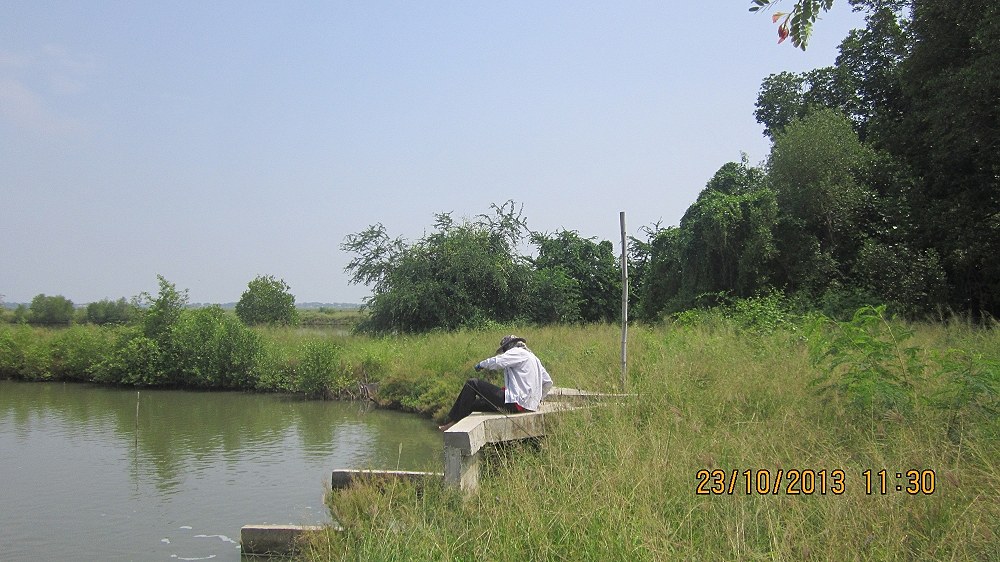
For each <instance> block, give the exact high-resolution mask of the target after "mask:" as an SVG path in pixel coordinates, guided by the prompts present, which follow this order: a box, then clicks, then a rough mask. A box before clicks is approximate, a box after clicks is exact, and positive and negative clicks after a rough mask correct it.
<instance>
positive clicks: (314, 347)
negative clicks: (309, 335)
mask: <svg viewBox="0 0 1000 562" xmlns="http://www.w3.org/2000/svg"><path fill="white" fill-rule="evenodd" d="M297 374H298V376H297V381H296V382H297V384H296V388H297V390H298V391H299V392H301V393H303V394H305V395H306V396H310V397H316V398H328V397H331V396H334V395H336V393H337V392H338V387H339V386H340V385H341V384H342V378H343V377H342V376H341V374H342V373H341V369H340V348H338V347H337V346H336V345H334V344H333V343H331V342H329V341H318V342H311V343H307V344H306V345H305V347H304V348H303V350H302V359H301V361H299V364H298V373H297Z"/></svg>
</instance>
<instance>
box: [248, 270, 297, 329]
mask: <svg viewBox="0 0 1000 562" xmlns="http://www.w3.org/2000/svg"><path fill="white" fill-rule="evenodd" d="M289 289H290V287H289V286H288V284H287V283H285V280H284V279H275V278H274V277H272V276H270V275H258V276H257V277H256V278H255V279H254V280H253V281H251V282H250V283H249V284H247V290H246V291H244V292H243V296H241V297H240V302H238V303H236V315H237V316H239V318H240V320H242V321H243V322H244V323H246V324H285V325H294V324H297V323H298V312H297V311H296V310H295V297H294V296H292V294H291V293H289Z"/></svg>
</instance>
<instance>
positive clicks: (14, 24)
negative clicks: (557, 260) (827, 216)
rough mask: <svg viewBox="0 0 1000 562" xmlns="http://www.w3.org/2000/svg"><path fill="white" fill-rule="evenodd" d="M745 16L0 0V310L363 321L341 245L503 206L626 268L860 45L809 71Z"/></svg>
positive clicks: (638, 7) (834, 32)
mask: <svg viewBox="0 0 1000 562" xmlns="http://www.w3.org/2000/svg"><path fill="white" fill-rule="evenodd" d="M791 1H792V0H784V2H783V3H781V4H779V5H778V9H781V8H784V9H786V10H787V9H789V8H790V7H791ZM749 5H750V2H749V0H747V1H739V0H705V1H700V2H683V3H678V2H663V1H660V2H633V1H625V2H600V3H599V2H592V1H584V2H562V1H546V2H537V1H524V2H520V1H501V2H477V1H464V2H447V1H429V2H385V1H364V2H335V1H322V2H321V1H316V2H299V1H280V2H279V1H277V0H274V1H268V2H261V1H255V0H242V1H239V2H236V1H227V0H213V1H211V2H203V1H200V0H199V1H193V0H179V1H176V2H152V1H142V0H140V1H131V0H129V1H119V2H108V1H100V0H88V1H78V0H69V1H64V2H59V1H52V0H27V1H24V0H6V1H5V2H4V10H3V12H4V15H3V18H2V19H0V295H3V297H2V298H3V300H4V301H5V302H9V303H10V302H30V301H31V299H32V298H33V297H34V296H35V295H38V294H41V293H44V294H46V295H50V296H51V295H62V296H64V297H66V298H68V299H70V300H72V301H73V302H75V303H77V304H83V303H88V302H93V301H98V300H101V299H113V300H114V299H118V298H120V297H125V298H130V297H132V296H135V295H138V294H139V293H141V292H149V293H151V294H154V295H155V294H156V292H157V289H158V283H157V278H156V276H157V275H163V276H164V277H165V278H166V279H167V280H168V281H170V282H171V283H173V284H174V285H175V286H176V287H177V288H178V289H179V290H187V291H188V296H189V300H190V302H192V303H227V302H235V301H238V300H239V298H240V296H241V295H242V293H243V291H245V290H246V288H247V284H248V283H249V282H250V281H251V280H252V279H254V278H255V277H257V276H258V275H272V276H274V277H276V278H279V279H283V280H284V281H285V282H286V283H288V285H289V287H290V292H291V293H292V294H293V295H294V296H295V298H296V301H297V302H299V303H303V302H327V303H334V302H338V303H360V302H361V301H362V300H363V299H364V298H365V297H366V296H369V295H370V290H369V288H367V287H364V286H359V285H351V284H349V282H348V281H349V275H348V274H347V273H345V271H344V267H345V266H346V265H347V263H348V261H349V260H350V259H351V257H352V255H351V254H348V253H345V252H343V251H342V250H341V249H340V245H341V244H342V243H343V241H344V239H345V237H346V236H347V235H349V234H352V233H358V232H361V231H363V230H364V229H366V228H367V227H368V226H369V225H373V224H376V223H381V224H383V225H384V226H385V228H386V230H387V231H388V233H389V234H390V236H393V237H396V236H401V237H403V238H404V239H406V240H408V241H411V242H412V241H415V240H418V239H419V238H420V237H421V236H423V235H424V234H425V233H428V232H430V231H431V230H432V229H433V224H434V215H435V214H436V213H444V212H447V213H452V217H453V218H455V219H459V220H461V219H463V218H473V217H475V216H476V215H478V214H481V213H489V212H490V207H491V204H498V205H499V204H502V203H504V202H505V201H507V200H514V201H516V202H517V203H518V204H519V205H523V214H524V216H525V217H526V218H527V222H528V226H529V228H531V229H532V230H534V231H538V232H548V233H554V232H556V231H559V230H562V229H567V230H574V231H577V232H578V233H579V234H580V235H581V236H584V237H588V238H590V237H593V238H595V239H597V240H610V241H612V242H613V243H614V245H615V248H616V251H618V252H620V249H621V247H620V234H619V213H620V212H622V211H624V212H625V213H626V222H627V231H628V233H629V234H630V235H632V236H637V237H639V238H644V236H643V234H642V230H641V229H642V228H643V227H649V226H652V225H653V224H657V223H658V224H660V225H661V226H670V225H676V224H678V222H679V221H680V218H681V216H682V215H683V214H684V212H685V211H686V210H687V208H688V207H689V206H690V205H691V204H692V203H693V202H694V201H695V199H696V198H697V196H698V194H699V192H700V191H701V190H702V189H703V188H704V187H705V184H706V182H708V180H709V179H711V177H712V175H713V174H714V173H715V172H716V171H717V170H718V169H719V168H720V167H721V166H722V165H724V164H725V163H727V162H733V161H735V162H738V161H740V159H741V157H742V155H743V154H746V156H747V157H748V158H749V161H750V163H751V164H755V165H756V164H760V163H762V162H763V161H764V160H765V158H766V157H767V154H768V151H769V149H770V143H769V141H768V140H767V138H766V137H764V136H763V135H762V130H763V128H762V126H761V125H760V124H758V123H757V122H756V120H755V119H754V116H753V111H754V103H755V101H756V98H757V94H758V91H759V89H760V84H761V81H762V80H763V79H764V78H765V77H767V76H768V75H769V74H772V73H777V72H782V71H792V72H801V71H805V70H809V69H813V68H818V67H822V66H827V65H831V64H833V62H834V60H835V58H836V55H837V46H838V45H839V43H840V41H841V40H842V39H843V38H844V37H845V36H846V34H847V32H848V31H849V30H850V29H852V28H856V27H862V26H863V17H862V16H861V15H860V14H855V13H852V12H851V11H850V7H849V6H848V4H847V3H846V2H845V1H841V2H838V3H837V4H836V5H835V6H834V9H833V10H832V11H831V12H830V13H828V14H826V15H824V17H823V19H822V20H821V21H820V22H819V23H818V24H817V26H816V29H815V33H814V35H813V37H812V39H811V40H810V43H809V48H808V49H807V50H806V51H805V52H803V51H801V50H799V49H795V48H793V47H792V46H791V45H790V44H789V43H790V42H788V41H786V42H785V43H783V44H780V45H779V44H777V32H776V26H775V25H773V24H772V23H771V18H770V15H769V14H764V13H761V14H753V13H750V12H748V11H747V8H748V7H749Z"/></svg>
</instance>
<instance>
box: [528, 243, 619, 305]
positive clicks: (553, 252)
mask: <svg viewBox="0 0 1000 562" xmlns="http://www.w3.org/2000/svg"><path fill="white" fill-rule="evenodd" d="M532 242H533V243H534V244H535V245H536V246H537V247H538V257H537V258H536V259H535V260H534V265H535V268H536V270H538V271H545V272H551V274H555V272H557V271H558V272H562V273H563V274H564V275H565V276H566V277H567V278H568V279H571V280H573V281H574V282H575V284H576V287H577V292H578V295H579V306H580V311H579V317H580V319H581V320H583V321H585V322H611V321H613V320H614V319H615V318H617V317H618V316H619V314H620V307H621V286H622V284H621V270H620V269H619V265H618V260H617V258H616V257H615V253H614V247H613V246H612V244H611V242H608V241H607V240H603V241H601V242H595V241H594V239H592V238H591V239H588V238H583V237H581V236H580V234H579V233H578V232H576V231H573V230H562V231H560V232H557V233H555V234H553V235H548V234H540V233H535V234H533V235H532Z"/></svg>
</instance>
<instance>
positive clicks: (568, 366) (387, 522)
mask: <svg viewBox="0 0 1000 562" xmlns="http://www.w3.org/2000/svg"><path fill="white" fill-rule="evenodd" d="M758 312H759V311H754V310H742V311H741V310H730V311H728V312H726V311H713V312H708V313H692V314H686V315H684V316H682V317H681V318H680V319H679V321H677V322H673V323H670V324H662V325H655V326H634V327H633V328H631V329H630V332H629V381H628V387H629V388H628V390H629V391H630V392H634V393H636V394H637V397H636V398H635V399H633V400H625V401H623V402H622V403H620V404H616V405H610V406H607V407H602V408H597V409H592V410H587V411H584V412H579V413H576V414H574V415H572V416H566V417H564V418H562V419H561V421H560V422H559V423H558V424H556V425H554V426H553V427H551V430H552V434H551V436H550V437H548V438H546V439H545V440H543V441H542V442H541V443H540V444H538V445H537V446H532V447H518V446H515V447H512V448H508V449H505V450H503V451H498V452H496V453H495V455H494V457H493V459H492V462H491V463H490V465H489V467H488V471H487V473H486V475H485V477H484V478H483V480H482V483H481V488H480V490H479V491H478V493H476V494H475V495H474V496H472V497H470V498H467V499H464V498H462V497H460V496H459V495H458V494H457V493H455V492H453V491H451V490H447V489H442V488H441V487H439V486H436V485H432V486H431V487H429V488H428V489H426V490H425V491H424V492H423V493H421V494H418V493H417V491H416V490H414V489H413V488H411V487H408V486H406V485H397V486H394V487H390V488H389V489H387V490H384V491H379V490H377V489H375V488H372V487H365V486H361V487H357V488H354V489H352V490H349V491H346V492H343V493H337V494H335V495H331V496H330V505H331V511H332V513H333V515H334V517H335V518H336V519H337V520H339V521H341V522H342V523H343V524H344V525H345V526H346V527H347V531H346V532H344V533H333V532H330V533H323V534H320V535H318V536H316V537H314V541H313V543H312V545H311V549H310V551H309V552H308V553H307V556H308V557H309V558H310V559H313V560H326V559H351V560H355V559H367V560H474V559H490V560H515V559H516V560H522V559H555V560H560V559H565V560H605V559H607V560H663V559H695V560H714V559H740V560H756V559H780V560H855V559H936V560H944V559H958V560H994V559H1000V551H998V546H997V545H998V544H1000V536H998V534H1000V531H998V528H1000V503H998V502H997V501H996V498H997V497H998V496H1000V439H998V436H1000V421H998V416H997V415H996V410H997V407H998V405H1000V404H998V390H1000V380H998V379H1000V331H998V330H997V329H996V327H995V326H994V327H993V328H991V329H987V328H983V327H975V326H971V325H968V324H966V323H963V322H961V321H955V320H953V321H950V322H942V323H934V324H900V323H895V322H891V321H889V320H887V319H886V318H885V317H884V316H883V315H882V314H880V313H879V311H878V310H875V309H868V310H866V311H864V314H859V315H858V316H856V317H855V319H854V320H853V321H850V322H840V323H833V322H829V321H821V320H815V321H807V320H801V319H790V318H787V317H784V316H781V315H773V314H763V315H760V314H758ZM199 319H200V320H208V319H211V317H193V318H190V319H187V320H184V321H183V322H181V323H179V324H178V326H181V327H180V328H177V330H174V331H172V332H171V335H170V337H165V338H164V339H163V340H162V341H163V342H164V343H163V349H167V350H169V353H171V354H172V355H170V357H178V358H181V359H183V360H184V361H185V363H184V364H185V365H187V367H185V370H184V371H183V373H203V372H205V371H204V370H201V371H199V370H197V369H196V368H200V366H203V365H205V366H211V365H216V363H203V362H202V360H203V358H202V355H205V354H194V353H193V350H205V349H208V348H210V347H211V346H213V345H216V344H217V343H218V342H216V343H211V342H213V341H215V340H212V339H209V338H195V337H192V336H191V334H195V335H197V334H213V333H216V332H215V331H214V330H215V328H212V326H223V327H225V326H227V324H226V323H225V321H221V322H220V323H218V324H212V323H209V322H207V321H206V322H194V320H199ZM188 320H190V322H189V321H188ZM230 329H231V330H232V327H230ZM130 330H132V329H131V328H129V327H121V328H106V329H100V328H96V327H89V326H79V327H73V328H69V329H63V330H53V329H38V328H31V327H27V326H0V373H3V376H14V377H15V378H26V379H40V380H59V379H63V380H89V379H87V377H88V376H93V374H94V373H100V372H101V367H100V365H102V363H104V362H106V360H107V357H119V358H120V359H122V358H128V356H127V355H122V354H123V353H125V352H126V351H128V350H130V349H132V348H131V347H128V346H124V344H123V342H129V341H133V340H132V339H130V337H132V336H134V331H130ZM509 331H517V332H522V330H521V328H518V329H512V328H510V327H505V328H497V329H496V330H489V331H479V332H449V333H432V334H424V335H414V336H398V337H391V338H376V337H367V336H348V335H336V334H338V333H340V332H337V333H334V332H331V331H329V330H323V329H315V328H302V327H300V328H273V329H254V330H253V334H254V336H253V338H250V339H252V340H254V341H255V342H256V345H253V346H251V345H246V346H244V347H243V348H240V349H248V350H251V351H252V353H250V354H249V355H248V356H247V357H248V358H244V359H246V360H245V361H242V362H241V363H240V364H242V365H244V366H246V367H247V371H246V373H247V377H246V379H245V380H244V381H243V382H244V383H248V385H249V386H247V387H245V388H246V389H250V390H258V391H264V390H281V391H293V392H303V393H311V394H313V395H325V396H334V395H336V394H337V391H338V389H340V391H342V393H348V394H349V392H350V391H351V389H352V388H356V385H357V383H358V382H364V381H369V382H379V383H380V390H379V397H380V400H381V401H382V403H383V405H384V406H386V407H396V408H402V409H407V410H410V411H415V412H420V413H423V414H424V415H428V416H432V417H440V416H441V415H442V414H443V412H444V411H445V409H446V408H447V407H448V406H449V405H450V402H451V400H452V399H453V398H454V396H455V393H456V392H457V390H458V388H460V386H461V383H462V381H463V379H465V378H467V377H469V376H471V375H472V374H473V371H472V370H471V368H472V365H473V364H474V363H475V362H476V361H478V360H480V359H482V358H484V357H486V356H488V355H489V354H490V353H491V352H492V350H494V349H495V347H496V343H497V341H498V340H499V338H500V337H501V336H502V335H503V334H504V333H507V332H509ZM175 332H176V334H175ZM232 333H236V334H243V332H240V331H238V330H233V331H232ZM184 334H187V336H184ZM175 335H176V336H177V337H174V336H175ZM520 335H523V336H525V337H527V338H528V343H529V346H531V347H532V348H533V349H534V350H535V351H536V352H537V353H538V354H539V356H540V357H541V358H542V359H543V361H544V362H545V363H546V365H547V367H548V368H549V370H550V372H551V373H552V376H553V378H554V379H555V382H556V384H557V385H559V386H566V387H579V388H585V389H588V390H598V391H601V390H603V391H616V390H617V388H618V383H619V372H620V371H619V337H620V331H619V328H618V327H616V326H601V325H592V326H583V327H559V326H553V327H543V328H533V329H527V330H524V331H523V333H521V334H520ZM181 336H184V337H181ZM243 336H245V334H243ZM217 339H218V341H219V342H223V343H224V342H225V341H226V340H225V338H217ZM247 341H249V340H247ZM185 342H186V343H185ZM147 343H148V342H147ZM219 345H221V344H219ZM132 347H136V346H132ZM140 349H141V348H140ZM219 349H223V350H225V349H230V348H229V347H226V346H221V347H220V348H219ZM184 350H187V352H183V351H184ZM115 353H118V355H115ZM220 353H221V352H220ZM207 356H209V357H216V356H218V357H223V356H225V355H224V354H223V355H218V354H216V353H208V354H207ZM183 373H182V374H183ZM229 380H233V379H229ZM241 380H242V379H241ZM182 382H183V381H182ZM344 395H346V394H344ZM374 468H391V467H374ZM427 468H428V469H431V470H440V467H439V466H429V467H427ZM883 469H884V470H886V471H887V472H886V476H887V486H886V493H885V494H882V493H881V490H880V488H881V486H880V481H879V471H881V470H883ZM702 470H705V471H709V472H708V475H707V476H701V477H700V476H699V471H702ZM715 470H721V471H723V472H722V474H725V475H726V476H725V479H724V480H722V479H719V480H715V479H714V478H713V474H712V472H711V471H715ZM747 470H749V471H751V472H750V475H751V477H750V478H751V480H750V486H751V493H749V494H747V493H746V476H745V473H744V471H747ZM909 470H916V471H918V475H920V476H921V478H928V476H927V475H928V474H929V472H927V471H931V470H933V471H934V480H933V482H929V481H928V480H921V481H919V482H918V485H917V486H916V488H917V493H916V494H909V493H907V492H906V490H905V488H907V487H913V484H912V483H911V482H910V481H909V480H908V479H907V478H906V476H905V473H906V472H907V471H909ZM733 471H736V474H737V479H736V485H735V486H733V493H732V494H730V493H728V492H729V482H730V478H731V475H732V473H733ZM778 471H782V474H783V481H782V482H783V484H782V485H780V486H779V487H778V493H776V494H775V493H771V491H772V489H773V484H774V481H775V480H776V479H777V474H778ZM792 471H799V472H800V473H804V472H806V471H812V472H811V473H810V474H813V475H814V476H815V481H814V482H813V483H812V493H805V491H806V490H808V486H807V484H808V483H807V482H805V481H804V480H803V479H801V478H800V479H799V481H798V482H792V483H789V480H788V474H789V473H790V472H792ZM820 471H826V472H825V476H826V482H825V487H824V486H823V484H824V483H821V482H820ZM834 471H843V472H842V476H841V477H840V478H837V476H836V475H837V474H841V473H835V472H834ZM865 471H870V473H869V474H870V475H871V476H870V477H871V484H870V485H868V486H866V484H867V482H866V478H865V476H864V473H865ZM896 472H900V473H903V474H904V478H902V479H899V480H897V479H896V478H895V473H896ZM765 477H766V478H767V480H768V482H766V483H765V484H767V486H766V487H767V488H768V489H767V492H768V493H760V492H758V490H757V487H758V485H759V484H760V483H761V481H760V480H759V479H762V478H765ZM789 484H791V489H789ZM897 484H898V485H900V486H901V487H902V488H904V489H902V490H897V489H896V485H897ZM931 484H933V489H932V490H931V486H930V485H931ZM699 485H702V489H703V490H704V491H707V492H709V493H707V494H699V493H697V492H698V488H699ZM719 487H721V490H722V492H723V493H713V490H716V489H719ZM866 488H869V489H868V490H866ZM841 490H842V491H843V493H835V492H839V491H841ZM794 491H799V492H800V493H798V494H795V493H791V492H794ZM822 491H825V492H826V493H825V494H824V493H821V492H822ZM868 492H871V493H868ZM927 492H929V493H927Z"/></svg>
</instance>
